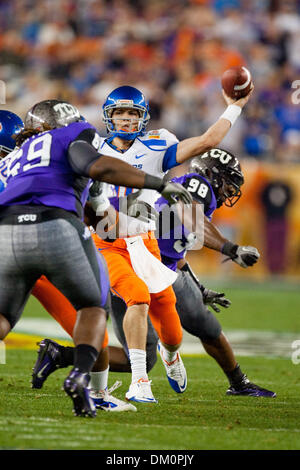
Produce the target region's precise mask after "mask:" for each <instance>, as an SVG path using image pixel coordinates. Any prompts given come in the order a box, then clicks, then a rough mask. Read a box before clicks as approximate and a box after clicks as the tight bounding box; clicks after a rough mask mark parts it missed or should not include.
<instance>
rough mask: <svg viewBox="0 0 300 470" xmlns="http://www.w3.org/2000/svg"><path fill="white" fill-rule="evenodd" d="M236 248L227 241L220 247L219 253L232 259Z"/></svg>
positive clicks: (236, 246)
mask: <svg viewBox="0 0 300 470" xmlns="http://www.w3.org/2000/svg"><path fill="white" fill-rule="evenodd" d="M237 248H238V245H235V244H234V243H232V242H229V241H228V242H225V243H224V245H223V246H222V249H221V253H223V255H226V256H229V257H230V258H233V257H234V256H235V254H236V250H237Z"/></svg>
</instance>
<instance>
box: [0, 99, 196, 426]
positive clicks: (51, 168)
mask: <svg viewBox="0 0 300 470" xmlns="http://www.w3.org/2000/svg"><path fill="white" fill-rule="evenodd" d="M81 121H82V119H81V116H80V113H79V111H78V110H77V109H76V108H75V107H74V106H72V105H71V104H70V103H66V102H63V101H58V100H46V101H43V102H40V103H37V104H36V105H34V106H33V107H32V108H31V109H30V110H29V111H28V113H27V115H26V118H25V128H24V129H23V130H22V131H21V132H20V133H19V134H18V136H17V138H16V145H17V147H18V149H16V150H15V151H13V154H10V156H11V159H10V164H9V169H8V178H7V186H6V189H5V190H4V191H3V192H2V193H1V194H0V237H1V246H0V312H1V313H0V339H1V340H2V339H4V338H5V337H6V335H7V334H8V333H9V331H10V330H11V329H12V328H13V327H14V325H15V324H16V323H17V321H18V320H19V318H20V316H21V314H22V312H23V309H24V305H25V304H26V301H27V299H28V297H29V295H30V292H31V289H32V287H33V286H34V284H35V282H36V281H37V280H38V279H39V278H40V277H41V276H42V275H45V276H46V277H47V279H48V280H49V281H50V282H52V283H53V284H54V285H55V286H56V287H57V288H58V289H59V290H60V291H61V292H62V293H63V294H64V295H65V296H66V297H67V298H68V299H69V300H70V302H71V303H72V304H73V306H74V307H75V309H76V310H77V322H76V325H75V327H74V332H73V340H74V343H75V346H76V348H75V360H74V368H73V369H72V371H71V373H70V374H69V376H68V377H67V378H66V380H65V382H64V390H65V392H66V393H67V394H68V395H69V396H70V397H71V399H72V401H73V405H74V413H75V415H76V416H89V417H95V416H96V410H95V407H94V404H93V402H92V400H91V399H90V397H89V393H88V389H87V385H88V382H89V372H90V371H91V369H92V367H93V365H94V363H95V360H96V359H97V356H98V353H99V351H100V349H101V345H102V342H103V338H104V332H105V325H106V313H107V310H108V308H109V302H108V299H109V278H108V273H107V268H106V264H105V263H104V261H103V260H102V259H101V257H99V256H97V252H96V249H95V247H94V244H93V242H92V240H91V234H90V231H89V229H88V228H87V227H86V226H85V225H84V224H83V223H82V222H81V221H80V217H81V216H82V205H83V204H84V203H85V201H86V196H87V190H88V184H89V181H90V178H93V179H95V180H99V181H101V180H104V181H107V182H111V183H113V184H124V185H126V186H128V187H136V188H149V189H156V190H158V191H159V192H161V194H163V195H165V197H167V199H168V198H170V199H169V200H170V201H172V200H173V197H174V195H175V196H177V197H179V199H181V200H183V201H185V202H189V201H190V199H191V198H190V195H189V194H188V192H187V191H186V190H185V189H184V188H183V187H182V186H180V185H174V184H172V183H164V182H163V181H162V180H161V179H160V178H156V177H153V176H150V175H147V174H145V173H144V172H141V171H139V170H137V169H136V168H133V167H131V166H130V165H128V164H127V163H125V162H120V161H116V160H115V159H112V158H110V157H106V156H105V157H103V156H101V155H100V154H99V153H98V142H99V135H98V134H97V133H96V131H95V129H94V128H93V127H92V126H91V125H90V124H88V123H83V122H81Z"/></svg>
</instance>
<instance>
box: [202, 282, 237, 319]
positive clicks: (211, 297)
mask: <svg viewBox="0 0 300 470" xmlns="http://www.w3.org/2000/svg"><path fill="white" fill-rule="evenodd" d="M201 291H202V295H203V302H204V304H205V305H208V306H209V307H211V308H213V309H214V311H215V312H217V313H219V312H220V311H221V310H220V309H219V307H218V306H217V304H218V305H221V307H224V308H228V307H229V306H230V305H231V301H230V300H229V299H226V297H225V294H224V292H223V293H222V294H220V293H219V292H215V291H214V290H211V289H206V287H203V286H202V289H201Z"/></svg>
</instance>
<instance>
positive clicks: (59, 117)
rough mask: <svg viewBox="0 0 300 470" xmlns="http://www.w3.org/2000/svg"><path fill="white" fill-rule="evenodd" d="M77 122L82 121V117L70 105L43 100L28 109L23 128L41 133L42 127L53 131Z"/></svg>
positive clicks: (64, 102)
mask: <svg viewBox="0 0 300 470" xmlns="http://www.w3.org/2000/svg"><path fill="white" fill-rule="evenodd" d="M78 121H82V116H81V115H80V112H79V111H78V109H77V108H76V107H75V106H73V105H72V104H70V103H67V102H66V101H60V100H45V101H40V102H39V103H36V104H35V105H34V106H32V108H30V109H29V111H28V112H27V114H26V116H25V127H26V128H30V129H37V130H41V131H43V130H44V125H45V126H47V127H49V128H50V129H55V128H57V127H64V126H68V125H69V124H71V123H73V122H78Z"/></svg>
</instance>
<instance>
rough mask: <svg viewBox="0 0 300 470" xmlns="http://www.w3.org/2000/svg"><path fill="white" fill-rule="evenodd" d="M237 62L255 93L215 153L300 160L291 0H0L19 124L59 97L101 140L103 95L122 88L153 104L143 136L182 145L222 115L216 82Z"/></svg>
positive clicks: (299, 21)
mask: <svg viewBox="0 0 300 470" xmlns="http://www.w3.org/2000/svg"><path fill="white" fill-rule="evenodd" d="M234 65H246V66H247V67H248V68H249V69H250V71H251V73H252V76H253V79H254V83H255V93H254V96H253V99H252V102H251V103H249V105H248V106H247V109H246V110H245V112H244V116H243V117H242V118H240V119H239V120H238V122H237V124H236V125H235V126H234V128H233V129H232V131H231V132H230V134H229V136H228V137H227V138H226V141H224V147H226V148H228V149H230V150H232V151H235V152H237V154H238V155H239V157H241V156H251V157H253V158H255V159H259V160H267V161H284V162H300V104H299V105H296V104H293V103H292V100H291V97H292V93H293V92H295V90H293V89H292V83H293V82H294V81H295V80H296V79H297V76H298V77H299V79H300V2H299V1H297V0H293V1H291V0H285V1H280V0H278V1H274V0H273V1H272V0H253V1H250V2H249V1H247V0H151V1H147V0H44V1H42V2H40V1H37V0H9V1H8V0H0V78H1V79H2V80H3V81H5V83H6V87H7V95H6V101H7V107H8V108H9V109H10V110H12V111H15V112H16V113H19V114H20V115H21V116H23V115H24V112H25V111H26V110H27V109H28V108H29V107H30V106H32V104H34V103H35V102H37V101H40V100H42V99H46V98H57V97H61V98H64V99H66V100H68V101H70V102H72V103H74V104H76V105H77V106H78V107H79V108H80V110H81V112H82V114H83V115H84V116H85V117H86V119H87V120H89V121H90V122H92V123H93V124H95V125H96V126H97V127H98V128H99V129H100V131H103V132H104V127H103V125H102V123H101V105H102V102H103V100H104V98H105V96H106V95H107V94H108V93H109V92H110V91H111V90H112V89H113V88H115V87H116V86H119V85H120V84H130V85H133V86H136V87H137V88H139V89H141V90H142V91H143V92H144V93H145V95H146V97H147V98H148V99H149V100H150V107H151V108H150V109H151V117H152V122H151V128H156V127H167V128H168V129H169V130H172V131H173V132H174V133H175V134H176V135H177V136H178V138H179V139H183V138H186V137H189V136H193V135H198V134H200V133H202V132H203V131H205V130H206V129H207V127H208V126H209V125H210V124H211V123H213V121H214V120H215V119H217V118H218V116H219V115H220V114H221V112H222V110H223V109H224V102H223V98H222V95H221V87H220V77H221V74H222V72H223V71H224V70H225V69H227V68H229V67H231V66H234ZM299 96H300V94H299ZM299 101H300V100H299Z"/></svg>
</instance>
